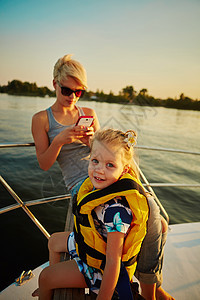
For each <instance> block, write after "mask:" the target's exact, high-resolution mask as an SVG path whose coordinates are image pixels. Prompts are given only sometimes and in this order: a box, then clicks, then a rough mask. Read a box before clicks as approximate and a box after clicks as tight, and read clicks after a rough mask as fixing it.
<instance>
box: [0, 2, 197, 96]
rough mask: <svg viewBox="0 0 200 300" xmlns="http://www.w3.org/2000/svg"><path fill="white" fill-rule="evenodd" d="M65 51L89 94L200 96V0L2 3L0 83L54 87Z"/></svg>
mask: <svg viewBox="0 0 200 300" xmlns="http://www.w3.org/2000/svg"><path fill="white" fill-rule="evenodd" d="M68 53H72V54H74V56H73V59H75V60H78V61H80V62H81V63H82V64H83V66H84V67H85V69H86V71H87V76H88V90H92V91H94V92H95V91H96V90H97V89H99V90H100V91H101V90H103V91H104V92H105V93H109V92H110V91H112V92H113V93H114V94H116V95H117V94H118V93H119V91H121V90H122V89H123V88H124V87H126V86H129V85H132V86H133V87H134V89H135V90H136V91H137V92H139V91H140V90H141V89H143V88H146V89H147V90H148V93H149V95H152V96H154V97H156V98H161V99H166V98H168V97H172V98H179V96H180V94H181V93H184V95H185V96H188V97H190V98H192V99H200V0H123V1H122V0H98V1H97V0H73V1H72V0H71V1H68V0H54V1H52V0H49V1H48V0H0V85H4V84H7V83H8V81H12V80H14V79H17V80H21V81H28V82H31V83H33V82H36V84H37V86H48V87H49V88H50V89H52V90H53V86H52V79H53V75H52V74H53V67H54V64H55V63H56V61H57V60H58V58H60V57H62V56H64V55H65V54H68Z"/></svg>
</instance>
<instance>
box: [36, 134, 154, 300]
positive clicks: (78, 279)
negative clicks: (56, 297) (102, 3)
mask: <svg viewBox="0 0 200 300" xmlns="http://www.w3.org/2000/svg"><path fill="white" fill-rule="evenodd" d="M135 138H136V136H135V133H134V132H133V131H129V132H127V133H123V132H122V131H119V130H113V129H107V130H99V131H97V132H96V133H95V135H94V138H93V140H92V144H91V157H90V162H89V167H88V175H89V177H88V178H86V180H85V181H84V182H83V184H82V185H81V187H80V189H79V192H78V195H77V200H76V202H75V204H74V208H73V210H74V214H75V216H74V224H75V227H74V232H72V233H69V232H65V233H64V232H63V233H55V234H53V235H52V236H51V238H50V240H49V251H50V266H49V267H47V268H46V269H44V270H43V271H42V272H41V274H40V277H39V299H45V300H47V299H51V296H52V292H53V289H55V288H64V287H89V288H90V289H91V290H92V291H93V292H95V293H97V294H98V296H97V299H98V300H108V299H111V298H112V295H113V293H114V290H115V288H116V287H117V292H118V294H119V297H120V299H127V300H128V299H131V296H130V294H129V295H126V296H125V293H127V288H126V286H127V279H126V274H128V275H127V278H128V277H129V280H132V276H133V274H134V272H135V268H136V260H137V255H138V253H139V251H140V247H141V243H142V241H143V239H144V237H145V234H146V223H147V219H148V213H149V209H148V203H147V199H146V196H145V192H144V189H143V187H142V184H141V183H140V181H139V179H138V176H137V171H136V168H135V166H134V165H133V159H132V158H133V145H134V144H135ZM64 251H68V252H69V254H70V255H71V258H72V260H71V261H67V262H59V260H60V252H64ZM124 266H125V268H126V270H125V268H124ZM120 270H121V271H120ZM122 271H123V272H122ZM124 274H125V275H124ZM119 278H120V279H119ZM118 279H119V280H118ZM123 284H125V286H122V285H123Z"/></svg>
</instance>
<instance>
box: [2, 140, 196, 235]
mask: <svg viewBox="0 0 200 300" xmlns="http://www.w3.org/2000/svg"><path fill="white" fill-rule="evenodd" d="M33 146H35V144H34V143H32V142H31V143H0V148H16V147H33ZM136 148H137V149H145V150H153V151H165V152H175V153H184V154H193V155H200V152H194V151H187V150H181V149H172V148H158V147H148V146H137V147H136ZM135 163H136V162H135ZM137 167H138V170H139V173H140V176H141V179H142V181H143V185H144V186H145V188H146V189H147V191H148V192H150V193H151V194H152V195H153V197H154V199H155V201H156V202H157V204H158V206H159V207H160V210H161V213H162V214H163V216H164V217H165V219H166V220H167V222H168V223H169V216H168V214H167V212H166V210H165V209H164V207H163V206H162V204H161V202H160V201H159V199H158V197H157V196H156V194H155V192H154V190H153V188H152V187H171V186H173V187H193V188H199V187H200V184H182V183H149V181H148V180H147V178H146V177H145V175H144V173H143V172H142V170H141V169H140V167H139V166H138V165H137ZM0 182H1V184H2V185H3V186H4V187H5V188H6V189H7V191H8V192H9V193H10V194H11V196H12V197H13V198H14V199H15V200H16V202H17V204H13V205H9V206H6V207H4V208H1V209H0V214H3V213H6V212H9V211H11V210H15V209H17V208H20V207H21V208H22V209H23V210H24V211H25V212H26V213H27V215H28V216H29V218H31V220H32V221H33V222H34V223H35V225H36V226H37V227H38V228H39V229H40V230H41V232H42V233H43V234H44V235H45V236H46V237H47V238H49V236H50V235H49V233H48V232H47V231H46V229H45V228H44V227H43V226H42V224H41V223H40V222H39V221H38V220H37V219H36V217H35V216H34V215H33V214H32V212H31V211H30V210H29V208H28V207H29V206H33V205H38V204H44V203H49V202H55V201H61V200H66V199H68V200H69V199H70V194H66V195H60V196H57V197H48V198H42V199H37V200H30V201H26V202H23V201H22V200H21V199H20V197H19V196H18V195H17V194H16V193H15V192H14V191H13V189H12V188H11V187H10V186H9V184H8V183H7V182H6V181H5V180H4V178H3V177H2V176H0Z"/></svg>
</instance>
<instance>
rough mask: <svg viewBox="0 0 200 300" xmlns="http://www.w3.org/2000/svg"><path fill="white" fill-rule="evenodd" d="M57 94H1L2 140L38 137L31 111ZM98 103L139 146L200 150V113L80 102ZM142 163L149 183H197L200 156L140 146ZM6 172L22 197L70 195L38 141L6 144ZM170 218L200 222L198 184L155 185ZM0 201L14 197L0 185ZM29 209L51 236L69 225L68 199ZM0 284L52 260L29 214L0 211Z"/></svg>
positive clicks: (2, 156) (1, 152)
mask: <svg viewBox="0 0 200 300" xmlns="http://www.w3.org/2000/svg"><path fill="white" fill-rule="evenodd" d="M53 102H54V99H51V98H39V97H34V98H33V97H21V96H20V97H17V96H9V95H5V94H0V130H1V131H0V143H4V142H12V143H14V142H20V143H24V142H32V141H33V139H32V135H31V119H32V115H33V114H34V113H35V112H37V111H40V110H42V109H45V108H47V107H49V106H50V105H51V104H53ZM80 105H82V106H90V107H92V108H94V109H95V110H96V112H97V115H98V117H99V120H100V124H101V126H102V127H104V126H107V127H114V128H120V129H122V130H128V129H134V130H136V131H137V132H138V144H139V145H147V146H152V147H153V146H155V147H167V148H176V149H184V150H191V151H199V148H200V147H199V146H200V142H199V141H200V131H199V128H200V112H199V111H185V110H176V109H167V108H163V107H158V108H157V107H156V108H155V107H139V106H129V105H120V104H108V103H98V102H90V101H81V104H80ZM138 154H139V159H140V166H141V168H142V170H143V172H144V174H145V175H146V177H147V178H148V180H149V181H150V182H170V183H173V182H175V183H191V184H193V183H199V178H200V156H197V155H190V154H187V155H186V154H175V153H164V152H158V151H146V150H139V151H138ZM0 162H1V164H0V169H1V173H0V174H1V176H2V177H3V178H4V179H5V180H6V181H7V182H8V184H9V185H10V186H11V187H12V188H13V189H14V191H15V192H16V193H17V194H18V195H19V197H20V198H21V199H22V200H23V201H26V200H33V199H39V198H42V197H49V196H54V195H57V194H65V193H66V190H65V187H64V184H63V180H62V176H61V172H60V169H59V167H58V165H57V164H55V165H54V166H53V167H52V168H51V169H50V170H49V171H47V172H44V171H42V170H41V169H40V168H39V166H38V163H37V159H36V155H35V149H34V147H29V148H9V149H8V148H7V149H0ZM154 190H155V192H156V194H157V196H158V198H159V199H160V201H161V203H162V204H163V206H164V207H165V209H166V210H167V212H168V214H169V217H170V223H171V224H174V223H184V222H199V221H200V209H199V196H200V189H199V188H196V189H195V188H193V189H192V188H175V187H171V188H167V187H165V188H155V189H154ZM0 193H1V200H0V207H4V206H7V205H11V204H15V200H13V199H12V197H11V196H10V195H9V194H8V192H7V191H6V190H5V188H4V187H2V186H0ZM31 211H32V212H33V213H34V214H35V216H36V217H37V218H38V219H39V221H40V222H41V223H42V225H43V226H44V227H45V228H46V229H47V231H48V232H49V233H50V234H51V233H53V232H55V231H61V230H63V229H64V223H65V217H66V211H67V203H66V201H61V202H57V203H51V204H44V205H39V206H36V207H31ZM0 226H1V249H0V251H1V256H0V257H1V260H0V270H1V272H0V289H3V288H5V287H6V286H7V285H8V284H10V283H11V282H13V280H14V279H15V278H16V277H17V276H19V275H20V273H21V272H22V271H23V270H29V269H33V268H35V267H36V266H37V265H39V264H41V263H43V262H45V261H46V260H47V259H48V249H47V239H46V238H45V237H44V236H43V235H42V233H40V231H39V230H38V229H37V228H36V227H35V225H33V223H32V221H31V220H30V219H29V218H28V216H27V215H26V214H25V213H24V212H23V210H22V209H17V210H14V211H11V212H9V213H5V214H2V215H0Z"/></svg>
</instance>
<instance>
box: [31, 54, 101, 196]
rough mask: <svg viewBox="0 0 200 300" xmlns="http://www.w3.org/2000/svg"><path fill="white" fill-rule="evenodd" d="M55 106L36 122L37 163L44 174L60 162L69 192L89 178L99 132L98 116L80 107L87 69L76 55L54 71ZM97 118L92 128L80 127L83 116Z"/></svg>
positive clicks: (58, 63)
mask: <svg viewBox="0 0 200 300" xmlns="http://www.w3.org/2000/svg"><path fill="white" fill-rule="evenodd" d="M53 86H54V88H55V91H56V101H55V103H54V104H53V105H52V106H51V107H49V108H48V109H46V110H43V111H40V112H38V113H36V114H35V115H34V116H33V119H32V135H33V138H34V141H35V148H36V154H37V159H38V162H39V165H40V167H41V168H42V169H43V170H48V169H49V168H50V167H51V166H52V165H53V164H54V163H55V161H56V160H57V161H58V163H59V165H60V167H61V170H62V174H63V178H64V181H65V184H66V187H67V188H68V190H70V191H72V189H73V188H74V187H75V186H76V184H78V182H79V181H81V180H82V179H84V178H85V176H86V175H87V167H88V159H89V153H90V148H89V140H90V138H91V136H92V135H93V134H94V132H95V131H96V130H97V129H98V128H99V122H98V119H97V116H96V113H95V111H94V110H93V109H91V108H88V107H79V106H78V105H77V101H78V100H79V98H80V97H81V96H82V95H83V94H84V91H85V89H86V88H87V76H86V71H85V69H84V67H83V66H82V65H81V64H80V63H79V62H78V61H76V60H73V59H72V55H65V56H64V57H62V58H60V59H59V60H58V61H57V62H56V64H55V66H54V71H53ZM84 115H85V116H93V117H94V123H93V125H92V126H91V127H84V126H79V125H78V126H76V122H77V120H78V118H79V117H80V116H84Z"/></svg>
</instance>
